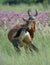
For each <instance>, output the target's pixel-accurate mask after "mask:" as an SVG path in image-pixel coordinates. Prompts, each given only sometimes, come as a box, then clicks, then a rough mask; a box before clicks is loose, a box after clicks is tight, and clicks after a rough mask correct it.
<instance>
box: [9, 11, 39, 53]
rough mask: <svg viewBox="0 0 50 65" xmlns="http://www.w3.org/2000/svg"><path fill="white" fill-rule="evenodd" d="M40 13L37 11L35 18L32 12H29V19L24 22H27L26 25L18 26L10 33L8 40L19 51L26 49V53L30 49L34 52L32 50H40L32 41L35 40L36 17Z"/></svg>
mask: <svg viewBox="0 0 50 65" xmlns="http://www.w3.org/2000/svg"><path fill="white" fill-rule="evenodd" d="M37 14H38V12H37V10H36V14H35V15H34V16H32V15H31V12H30V10H28V16H29V19H27V20H26V19H24V18H23V20H24V21H25V22H26V24H24V25H16V26H14V27H13V28H12V29H11V30H10V31H9V33H8V39H9V40H10V41H11V42H12V44H13V45H14V47H15V48H17V51H20V47H24V48H25V50H26V52H27V50H28V49H29V50H30V51H31V52H32V49H34V50H35V51H37V52H38V48H37V47H35V46H34V45H33V44H32V40H33V38H34V32H35V24H36V20H35V17H36V16H37Z"/></svg>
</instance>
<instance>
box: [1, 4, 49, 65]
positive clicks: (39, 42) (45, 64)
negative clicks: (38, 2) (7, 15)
mask: <svg viewBox="0 0 50 65" xmlns="http://www.w3.org/2000/svg"><path fill="white" fill-rule="evenodd" d="M29 8H31V9H33V10H34V9H35V8H38V9H39V10H42V11H44V10H45V9H44V8H43V7H41V6H39V7H38V6H35V5H34V6H33V7H32V6H27V7H26V6H25V5H24V6H23V8H22V5H19V6H17V7H16V6H15V7H14V6H13V7H12V6H2V5H0V10H7V11H24V10H27V9H29ZM33 44H34V45H35V46H37V47H38V48H39V53H36V52H35V51H33V55H31V53H29V54H28V55H26V53H25V50H24V48H21V55H19V54H17V52H16V51H15V49H14V47H13V45H12V44H11V43H10V42H9V40H8V37H7V32H6V31H5V30H3V29H2V28H0V65H50V27H48V28H46V30H45V32H44V31H40V32H39V31H36V32H35V37H34V40H33Z"/></svg>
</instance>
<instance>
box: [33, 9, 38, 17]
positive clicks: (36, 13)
mask: <svg viewBox="0 0 50 65" xmlns="http://www.w3.org/2000/svg"><path fill="white" fill-rule="evenodd" d="M35 12H36V14H35V15H34V16H35V17H36V16H37V15H38V11H37V9H35Z"/></svg>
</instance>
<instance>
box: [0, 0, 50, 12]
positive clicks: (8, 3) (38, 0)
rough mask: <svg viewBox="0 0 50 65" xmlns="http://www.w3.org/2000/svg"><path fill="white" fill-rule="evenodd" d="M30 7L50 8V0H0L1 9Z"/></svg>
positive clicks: (24, 8)
mask: <svg viewBox="0 0 50 65" xmlns="http://www.w3.org/2000/svg"><path fill="white" fill-rule="evenodd" d="M14 6H15V7H14ZM29 8H30V9H33V10H34V9H35V8H37V9H38V10H41V11H44V10H50V0H0V10H8V11H23V10H27V9H29Z"/></svg>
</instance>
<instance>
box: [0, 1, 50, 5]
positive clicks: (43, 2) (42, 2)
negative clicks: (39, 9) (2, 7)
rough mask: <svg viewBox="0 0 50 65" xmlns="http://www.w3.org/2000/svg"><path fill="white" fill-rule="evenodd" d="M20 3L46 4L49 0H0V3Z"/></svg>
mask: <svg viewBox="0 0 50 65" xmlns="http://www.w3.org/2000/svg"><path fill="white" fill-rule="evenodd" d="M21 3H24V4H28V5H31V4H38V3H41V4H45V5H48V4H50V0H0V4H8V5H17V4H21Z"/></svg>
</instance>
